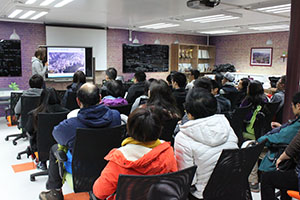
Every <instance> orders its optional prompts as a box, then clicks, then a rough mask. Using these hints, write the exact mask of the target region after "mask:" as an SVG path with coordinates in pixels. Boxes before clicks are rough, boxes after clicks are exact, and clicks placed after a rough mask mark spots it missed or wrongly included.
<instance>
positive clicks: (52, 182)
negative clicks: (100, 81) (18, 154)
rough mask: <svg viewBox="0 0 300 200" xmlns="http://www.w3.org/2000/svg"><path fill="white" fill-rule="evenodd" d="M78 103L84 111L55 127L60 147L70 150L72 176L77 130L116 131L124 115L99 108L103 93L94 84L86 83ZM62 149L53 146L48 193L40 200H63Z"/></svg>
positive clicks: (68, 164) (50, 158) (79, 91)
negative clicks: (58, 158) (57, 155)
mask: <svg viewBox="0 0 300 200" xmlns="http://www.w3.org/2000/svg"><path fill="white" fill-rule="evenodd" d="M76 100H77V103H78V105H79V107H80V110H79V112H78V114H77V117H72V118H69V119H66V120H64V121H62V122H60V123H59V125H57V126H55V127H54V129H53V132H52V134H53V137H54V138H55V140H56V141H57V143H58V144H60V145H63V146H66V147H67V148H68V153H67V156H68V161H67V162H66V163H65V169H66V171H67V172H69V173H72V171H71V170H72V151H73V148H74V142H75V136H76V129H77V128H105V127H114V126H117V125H120V124H121V118H120V113H119V112H118V111H117V110H111V109H109V108H108V107H107V106H105V105H103V104H99V103H100V101H101V96H100V94H99V89H98V88H97V87H96V86H95V85H93V84H91V83H85V84H84V85H82V86H81V88H80V89H79V90H78V92H77V99H76ZM57 148H58V145H57V144H56V145H53V146H52V148H51V150H50V155H49V170H48V181H47V184H46V188H47V189H48V190H49V191H47V192H41V193H40V195H39V198H40V200H63V199H64V197H63V194H62V190H61V187H62V179H61V177H60V175H59V167H58V164H57V162H56V158H55V156H54V152H56V150H57Z"/></svg>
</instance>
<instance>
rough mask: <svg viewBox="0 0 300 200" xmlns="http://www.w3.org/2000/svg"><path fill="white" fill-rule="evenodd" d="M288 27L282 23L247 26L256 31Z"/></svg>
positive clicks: (285, 28) (286, 28)
mask: <svg viewBox="0 0 300 200" xmlns="http://www.w3.org/2000/svg"><path fill="white" fill-rule="evenodd" d="M289 28H290V26H289V25H286V24H282V25H272V26H253V27H248V29H251V30H257V31H267V30H288V29H289Z"/></svg>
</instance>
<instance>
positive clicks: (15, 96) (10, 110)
mask: <svg viewBox="0 0 300 200" xmlns="http://www.w3.org/2000/svg"><path fill="white" fill-rule="evenodd" d="M22 94H23V93H22V92H11V93H10V99H9V101H10V103H9V106H8V107H7V108H5V116H8V115H10V117H11V122H12V125H16V124H18V121H17V117H16V116H15V107H16V105H17V103H18V101H19V99H20V98H21V96H22Z"/></svg>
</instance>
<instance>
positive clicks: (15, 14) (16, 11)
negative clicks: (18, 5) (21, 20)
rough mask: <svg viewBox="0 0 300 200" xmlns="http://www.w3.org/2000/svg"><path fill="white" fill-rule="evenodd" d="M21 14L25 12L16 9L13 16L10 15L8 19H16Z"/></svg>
mask: <svg viewBox="0 0 300 200" xmlns="http://www.w3.org/2000/svg"><path fill="white" fill-rule="evenodd" d="M21 12H23V10H21V9H16V10H14V11H13V12H12V13H11V14H9V15H8V18H15V17H16V16H17V15H18V14H20V13H21Z"/></svg>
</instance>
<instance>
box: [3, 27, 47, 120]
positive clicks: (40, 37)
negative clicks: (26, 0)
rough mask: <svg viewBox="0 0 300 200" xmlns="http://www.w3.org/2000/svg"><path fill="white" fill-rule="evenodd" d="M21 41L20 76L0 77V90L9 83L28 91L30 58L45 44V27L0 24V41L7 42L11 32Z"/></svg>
mask: <svg viewBox="0 0 300 200" xmlns="http://www.w3.org/2000/svg"><path fill="white" fill-rule="evenodd" d="M14 29H15V30H16V33H17V34H18V35H19V36H20V39H21V56H22V76H21V77H0V88H7V87H8V85H9V84H10V83H11V82H16V83H17V84H18V85H19V87H20V89H22V90H24V89H28V88H29V85H28V80H29V78H30V76H31V74H32V73H31V57H32V56H33V55H34V51H35V50H36V48H37V47H38V45H44V44H46V33H45V26H44V25H43V24H30V23H14V22H0V39H5V40H8V39H9V37H10V35H11V34H12V33H13V30H14ZM4 107H5V106H0V116H3V113H4Z"/></svg>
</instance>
